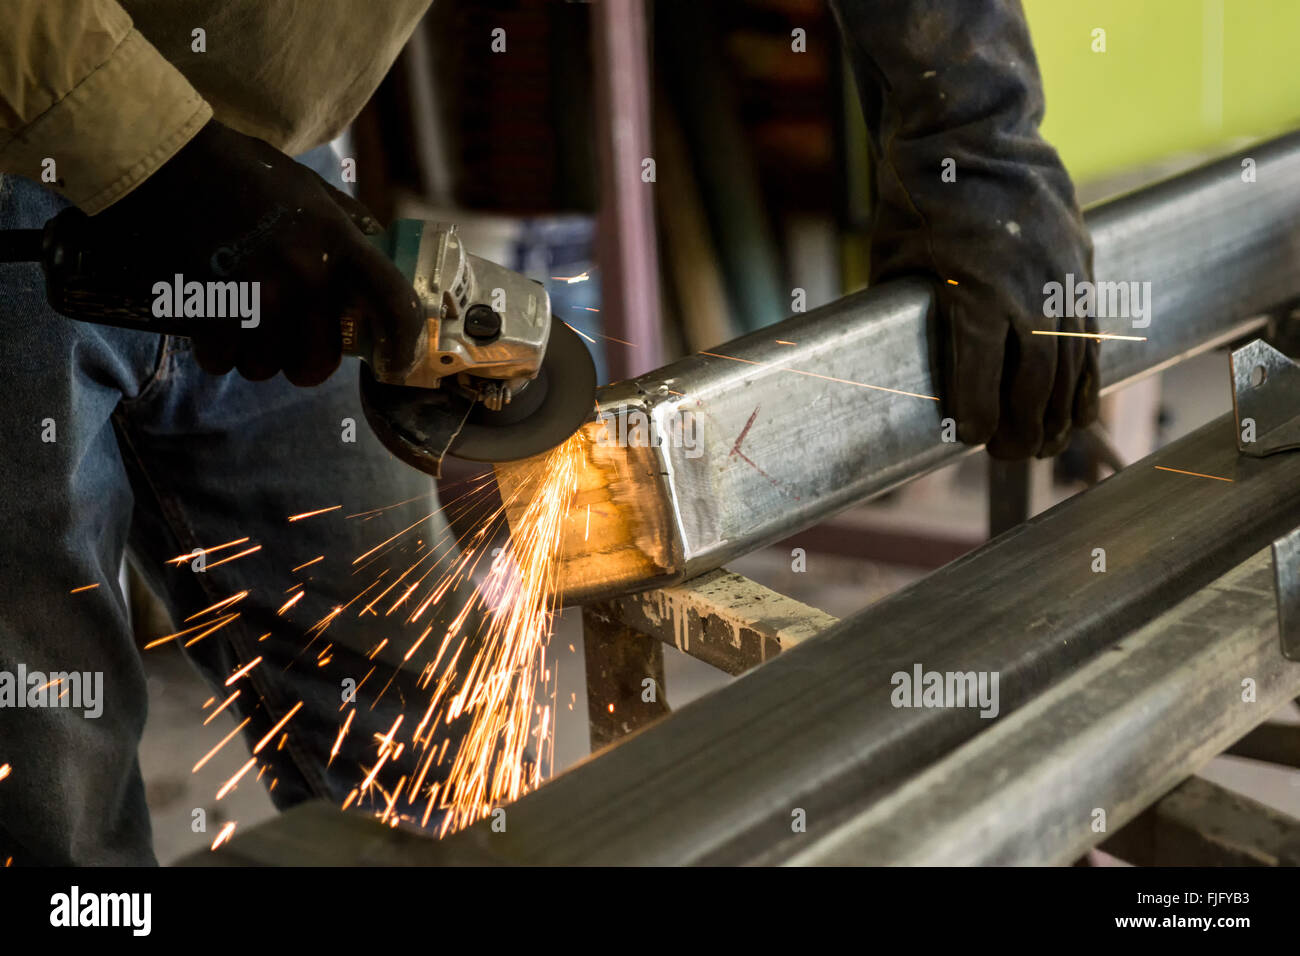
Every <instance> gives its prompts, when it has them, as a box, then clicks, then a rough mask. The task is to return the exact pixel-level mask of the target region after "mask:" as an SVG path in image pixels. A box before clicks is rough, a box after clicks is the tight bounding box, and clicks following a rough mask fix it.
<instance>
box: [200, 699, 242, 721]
mask: <svg viewBox="0 0 1300 956" xmlns="http://www.w3.org/2000/svg"><path fill="white" fill-rule="evenodd" d="M238 696H239V691H235V692H234V693H233V694H231V695H230V696H229V697H227V698H226V699H225V700H223V701H222V702H221V706H220V707H218V708H217V709H216V710H214V711H213V712H212V713H210V714H208V716H207V718H206V719H205V720H204V721H203V726H204V727H206V726H207V725H208V724H210V723H212V718H213V717H216V716H217V714H219V713H221V712H222V711H223V710H225V709H226V708H227V707H229V706H230V705H231V704H233V703H234V702H235V698H236V697H238ZM205 706H206V705H205Z"/></svg>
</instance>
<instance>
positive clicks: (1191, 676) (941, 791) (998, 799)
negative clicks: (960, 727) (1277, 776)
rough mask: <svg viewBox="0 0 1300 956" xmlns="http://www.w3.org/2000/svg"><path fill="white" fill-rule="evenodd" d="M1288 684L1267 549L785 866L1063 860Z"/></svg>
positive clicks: (1268, 709)
mask: <svg viewBox="0 0 1300 956" xmlns="http://www.w3.org/2000/svg"><path fill="white" fill-rule="evenodd" d="M1298 693H1300V663H1295V662H1291V661H1287V660H1286V659H1285V658H1283V656H1282V655H1281V654H1280V653H1279V651H1278V644H1277V614H1276V611H1275V610H1274V606H1273V568H1272V557H1271V555H1270V553H1269V552H1268V551H1267V550H1264V551H1261V552H1259V553H1258V554H1256V555H1254V556H1253V557H1251V558H1250V559H1249V560H1248V561H1246V562H1245V563H1244V564H1242V565H1239V566H1238V567H1236V568H1234V569H1233V570H1232V571H1230V572H1228V573H1227V574H1225V575H1223V576H1222V577H1220V578H1218V579H1217V580H1215V581H1214V582H1213V583H1211V584H1209V585H1208V586H1206V587H1205V588H1203V589H1202V590H1200V591H1198V592H1197V593H1195V594H1193V595H1192V596H1190V597H1188V598H1187V599H1186V600H1184V601H1182V602H1181V603H1179V604H1178V605H1176V606H1175V607H1173V608H1171V609H1170V610H1169V611H1167V612H1166V613H1164V614H1162V615H1161V616H1160V617H1158V618H1156V619H1155V620H1154V621H1152V622H1151V623H1150V624H1148V625H1147V626H1146V627H1144V628H1142V629H1141V630H1139V631H1138V632H1137V633H1135V634H1133V635H1131V636H1129V637H1126V638H1124V639H1123V640H1121V641H1119V642H1117V643H1116V644H1114V645H1113V646H1112V647H1110V648H1109V649H1108V651H1107V652H1106V653H1104V654H1102V655H1100V656H1099V657H1097V658H1095V659H1094V660H1093V661H1091V662H1089V663H1088V664H1087V665H1085V666H1084V667H1082V668H1080V669H1079V670H1077V671H1076V672H1074V673H1073V674H1071V675H1070V676H1069V677H1068V678H1066V679H1065V680H1063V681H1062V682H1061V683H1059V684H1057V685H1055V686H1054V687H1052V688H1051V689H1050V690H1048V691H1047V692H1046V693H1044V694H1042V695H1040V696H1039V697H1037V698H1036V699H1034V700H1033V701H1031V702H1030V703H1028V704H1026V705H1025V706H1024V707H1022V708H1020V709H1019V710H1018V711H1016V712H1015V713H1014V714H1012V715H1011V716H1010V717H1009V718H1008V719H1006V720H1000V721H998V722H997V723H996V725H994V726H993V727H991V728H990V729H989V730H988V732H987V733H983V734H979V735H978V736H976V737H975V738H974V739H973V740H971V741H969V742H968V743H967V744H965V745H963V746H962V747H959V748H957V750H955V751H953V753H951V754H950V755H949V756H947V757H945V758H944V759H943V760H941V761H939V762H938V763H936V764H935V765H934V766H932V767H930V768H929V769H927V770H926V771H925V772H924V773H922V774H920V775H919V776H918V777H916V778H915V779H914V780H912V781H910V782H909V783H907V784H906V785H905V786H903V787H902V788H900V789H899V790H897V791H895V792H894V793H892V794H890V795H889V796H888V797H886V798H885V799H884V800H882V801H880V802H879V803H878V804H876V805H875V806H873V807H871V808H870V809H868V810H867V811H866V812H865V813H863V814H861V815H860V816H858V817H856V818H854V819H852V820H850V821H848V822H846V823H845V825H844V826H842V827H840V828H838V829H836V830H833V831H832V832H830V833H828V834H826V835H824V836H823V837H822V838H821V839H810V840H808V841H807V845H806V846H803V847H800V848H798V849H797V850H796V851H795V853H794V855H793V856H792V857H791V858H790V860H789V861H788V862H791V863H796V864H832V865H834V864H855V865H860V864H907V865H925V866H993V865H997V866H1005V865H1019V866H1036V865H1059V864H1068V863H1070V862H1071V861H1073V860H1076V859H1078V858H1079V857H1080V856H1081V855H1083V853H1084V851H1086V850H1087V849H1089V848H1090V847H1092V846H1095V845H1097V844H1098V843H1100V842H1101V841H1102V840H1104V839H1105V838H1106V837H1107V836H1108V835H1109V834H1112V833H1115V832H1116V831H1118V830H1119V829H1120V827H1121V826H1123V825H1124V824H1126V823H1128V822H1129V821H1130V820H1132V819H1134V818H1135V817H1136V816H1137V815H1138V814H1139V813H1141V812H1142V810H1143V809H1145V808H1146V807H1148V806H1149V805H1151V804H1152V803H1153V802H1155V801H1156V799H1157V798H1159V797H1160V796H1161V795H1163V794H1165V793H1166V792H1168V791H1169V790H1170V788H1171V787H1174V786H1175V785H1176V784H1178V783H1179V782H1180V781H1182V780H1183V779H1185V778H1186V777H1187V776H1188V775H1190V774H1192V773H1194V772H1195V771H1196V770H1198V769H1200V768H1201V767H1202V766H1204V765H1205V764H1206V763H1208V762H1209V760H1210V759H1211V758H1213V757H1214V756H1216V755H1217V754H1219V753H1222V752H1223V750H1224V749H1225V748H1226V747H1228V746H1229V745H1231V744H1232V743H1233V742H1234V741H1236V740H1238V739H1239V738H1241V737H1243V736H1245V735H1246V733H1247V732H1248V731H1250V730H1251V729H1252V728H1254V727H1255V726H1256V725H1258V724H1261V723H1263V722H1264V721H1265V720H1266V719H1267V718H1268V716H1269V714H1271V713H1273V712H1274V711H1275V710H1276V709H1277V708H1278V707H1280V706H1281V705H1282V704H1284V703H1286V702H1287V701H1288V700H1290V699H1291V698H1292V697H1294V696H1296V694H1298Z"/></svg>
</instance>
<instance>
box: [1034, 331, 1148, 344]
mask: <svg viewBox="0 0 1300 956" xmlns="http://www.w3.org/2000/svg"><path fill="white" fill-rule="evenodd" d="M1033 332H1034V335H1063V336H1065V337H1067V338H1072V339H1096V340H1097V341H1098V342H1100V341H1101V340H1102V339H1118V340H1120V341H1122V342H1145V341H1146V340H1147V338H1146V336H1145V335H1112V334H1111V333H1110V332H1044V331H1040V330H1039V329H1034V330H1033Z"/></svg>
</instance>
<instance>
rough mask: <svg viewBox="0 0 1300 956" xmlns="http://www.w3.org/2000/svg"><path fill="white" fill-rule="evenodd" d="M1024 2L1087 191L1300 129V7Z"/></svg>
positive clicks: (1191, 0) (1266, 2)
mask: <svg viewBox="0 0 1300 956" xmlns="http://www.w3.org/2000/svg"><path fill="white" fill-rule="evenodd" d="M1023 2H1024V5H1025V10H1026V13H1027V14H1028V17H1029V25H1030V29H1031V31H1032V32H1033V37H1034V46H1035V48H1036V50H1037V52H1038V60H1039V65H1040V67H1041V69H1042V72H1043V79H1044V83H1045V84H1046V94H1047V116H1046V119H1045V120H1044V122H1043V134H1044V136H1046V138H1047V139H1048V140H1049V141H1050V142H1051V143H1052V144H1053V145H1055V146H1056V148H1057V149H1058V150H1059V151H1060V153H1061V156H1062V158H1063V159H1064V160H1065V164H1066V166H1067V167H1068V168H1069V170H1070V173H1071V175H1072V176H1073V177H1074V178H1075V179H1076V180H1077V181H1080V182H1083V181H1087V180H1090V179H1097V178H1100V177H1103V176H1106V175H1108V174H1111V173H1115V172H1118V171H1120V170H1124V169H1129V168H1133V167H1138V166H1142V165H1145V164H1148V163H1152V162H1154V161H1157V160H1160V159H1162V158H1165V157H1169V156H1174V155H1177V154H1180V153H1198V152H1209V151H1213V150H1214V149H1215V147H1221V146H1224V145H1226V144H1228V143H1231V142H1232V141H1233V140H1236V139H1239V138H1241V137H1247V138H1250V139H1258V138H1264V137H1266V136H1269V135H1273V134H1276V133H1278V132H1281V131H1283V130H1287V129H1294V128H1300V0H1023ZM1097 27H1101V28H1103V29H1105V31H1106V52H1104V53H1094V52H1093V50H1092V45H1093V36H1092V31H1093V30H1094V29H1095V28H1097Z"/></svg>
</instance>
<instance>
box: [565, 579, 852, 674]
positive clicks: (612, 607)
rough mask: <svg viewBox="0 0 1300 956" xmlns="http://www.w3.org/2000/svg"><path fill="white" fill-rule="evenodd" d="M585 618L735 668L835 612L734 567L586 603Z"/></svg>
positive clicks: (801, 637) (760, 658)
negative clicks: (608, 599) (817, 606)
mask: <svg viewBox="0 0 1300 956" xmlns="http://www.w3.org/2000/svg"><path fill="white" fill-rule="evenodd" d="M583 614H584V618H583V620H584V621H586V620H588V619H589V618H590V619H591V620H600V621H605V622H607V623H609V624H617V625H623V626H625V627H628V628H631V630H632V631H634V632H636V633H639V634H647V635H650V636H652V637H654V638H657V639H658V640H660V641H664V642H666V643H670V644H672V645H673V646H674V647H676V648H677V649H678V650H680V651H682V652H683V653H686V654H689V655H690V656H691V657H694V658H696V659H698V660H701V661H704V662H705V663H706V664H712V665H713V666H714V667H716V668H718V669H719V670H721V671H724V672H725V673H728V674H731V675H733V676H735V675H738V674H741V673H744V672H745V671H747V670H749V669H750V668H752V667H756V666H758V665H759V664H761V663H763V662H764V661H766V660H769V659H770V658H773V657H775V656H776V655H777V654H779V653H781V652H782V651H783V650H788V649H789V648H791V647H794V646H795V645H797V644H800V643H802V642H803V641H806V640H808V639H809V638H811V637H814V636H816V635H817V634H820V633H821V632H823V631H825V630H828V629H829V628H830V627H832V626H833V625H835V624H836V623H838V619H837V618H835V617H833V616H831V615H830V614H827V613H826V612H824V611H819V610H817V609H816V608H813V607H809V606H808V605H806V604H803V603H802V602H800V601H796V600H794V599H793V598H789V597H786V596H785V595H784V594H779V593H777V592H776V591H773V590H771V589H770V588H765V587H763V586H762V585H761V584H757V583H755V582H754V581H750V580H749V579H748V578H745V577H743V576H741V575H739V574H735V573H733V572H731V571H725V570H724V571H712V572H710V573H708V574H702V575H700V576H699V577H698V578H695V579H693V580H691V581H688V582H686V583H685V584H679V585H675V586H672V587H666V588H660V589H658V590H655V591H646V592H642V593H639V594H630V595H627V596H625V597H621V598H615V599H614V600H612V601H604V602H601V603H599V604H593V605H588V606H587V607H586V608H584V609H583Z"/></svg>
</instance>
